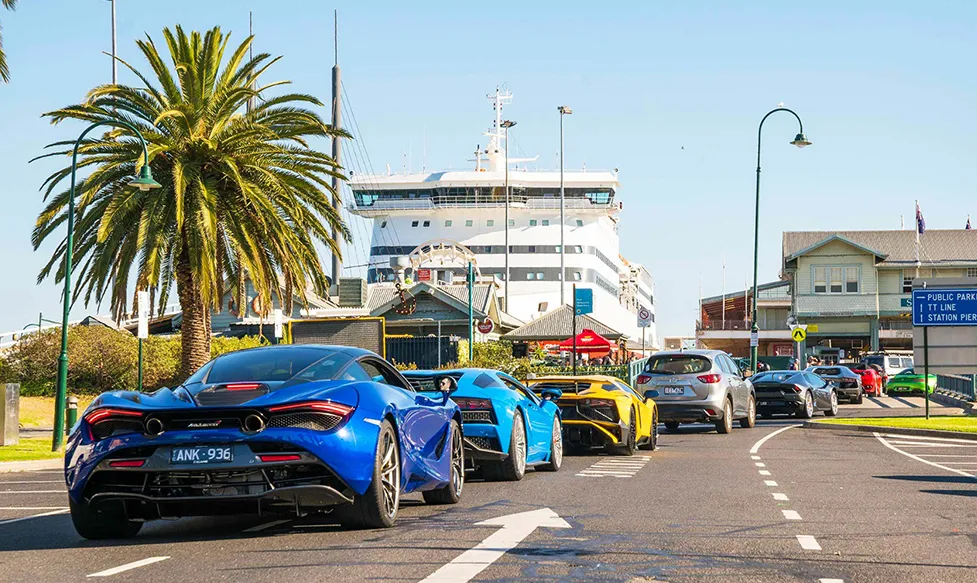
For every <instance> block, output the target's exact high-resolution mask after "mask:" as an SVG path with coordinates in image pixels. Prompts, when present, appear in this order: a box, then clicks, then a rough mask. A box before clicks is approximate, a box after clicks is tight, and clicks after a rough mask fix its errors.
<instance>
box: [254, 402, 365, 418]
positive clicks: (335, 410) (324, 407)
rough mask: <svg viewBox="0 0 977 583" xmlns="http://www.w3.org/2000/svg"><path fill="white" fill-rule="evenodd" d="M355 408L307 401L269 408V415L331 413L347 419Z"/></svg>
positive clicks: (339, 404)
mask: <svg viewBox="0 0 977 583" xmlns="http://www.w3.org/2000/svg"><path fill="white" fill-rule="evenodd" d="M353 409H354V407H351V406H349V405H344V404H342V403H334V402H332V401H305V402H303V403H289V404H288V405H276V406H274V407H269V408H268V412H269V413H284V412H297V411H309V412H318V413H330V414H332V415H336V416H339V417H345V416H347V415H349V414H350V413H351V412H352V411H353Z"/></svg>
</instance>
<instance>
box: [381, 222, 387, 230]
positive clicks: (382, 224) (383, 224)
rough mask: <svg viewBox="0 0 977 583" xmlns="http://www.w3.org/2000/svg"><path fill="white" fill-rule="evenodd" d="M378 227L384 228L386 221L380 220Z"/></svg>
mask: <svg viewBox="0 0 977 583" xmlns="http://www.w3.org/2000/svg"><path fill="white" fill-rule="evenodd" d="M380 228H381V229H386V228H387V221H381V222H380Z"/></svg>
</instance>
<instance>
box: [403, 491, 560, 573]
mask: <svg viewBox="0 0 977 583" xmlns="http://www.w3.org/2000/svg"><path fill="white" fill-rule="evenodd" d="M476 526H501V527H502V528H501V529H499V530H498V531H496V532H495V533H493V534H491V535H489V536H488V537H486V538H485V540H483V541H482V542H480V543H478V545H477V546H476V547H475V548H473V549H469V550H467V551H465V552H463V553H462V554H460V555H459V556H457V557H455V559H454V560H452V561H451V562H450V563H448V564H447V565H445V566H443V567H441V568H440V569H438V570H437V571H435V572H434V573H432V574H430V575H428V576H427V577H425V578H424V579H423V580H422V581H421V583H468V581H471V580H472V579H474V578H475V577H476V576H477V575H478V574H479V573H481V572H482V571H484V570H485V569H486V568H487V567H488V566H489V565H491V564H492V563H494V562H495V561H497V560H498V559H500V558H501V557H502V555H504V554H505V553H506V552H507V551H509V550H510V549H512V548H514V547H515V546H516V545H518V544H519V543H521V542H522V541H523V540H524V539H525V538H526V537H527V536H529V535H530V534H532V533H533V531H535V530H536V529H537V528H541V527H546V528H570V525H569V524H567V522H566V521H565V520H563V519H562V518H560V517H559V516H557V514H556V512H553V511H552V510H550V509H549V508H541V509H539V510H531V511H529V512H520V513H518V514H510V515H508V516H500V517H499V518H493V519H491V520H485V521H483V522H478V523H476Z"/></svg>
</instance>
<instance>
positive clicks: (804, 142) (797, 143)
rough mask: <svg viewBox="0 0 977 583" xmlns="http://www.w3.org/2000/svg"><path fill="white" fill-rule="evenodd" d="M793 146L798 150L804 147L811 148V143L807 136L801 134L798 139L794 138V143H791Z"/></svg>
mask: <svg viewBox="0 0 977 583" xmlns="http://www.w3.org/2000/svg"><path fill="white" fill-rule="evenodd" d="M791 144H794V145H795V146H797V147H798V148H803V147H804V146H810V145H811V142H810V141H808V139H807V136H805V135H804V134H802V133H801V134H797V137H795V138H794V141H793V142H791Z"/></svg>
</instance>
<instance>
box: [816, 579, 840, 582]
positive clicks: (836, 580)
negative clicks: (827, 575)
mask: <svg viewBox="0 0 977 583" xmlns="http://www.w3.org/2000/svg"><path fill="white" fill-rule="evenodd" d="M818 583H845V580H844V579H818Z"/></svg>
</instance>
